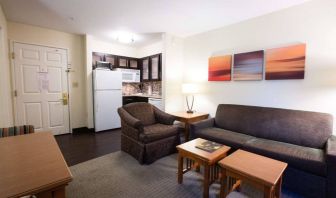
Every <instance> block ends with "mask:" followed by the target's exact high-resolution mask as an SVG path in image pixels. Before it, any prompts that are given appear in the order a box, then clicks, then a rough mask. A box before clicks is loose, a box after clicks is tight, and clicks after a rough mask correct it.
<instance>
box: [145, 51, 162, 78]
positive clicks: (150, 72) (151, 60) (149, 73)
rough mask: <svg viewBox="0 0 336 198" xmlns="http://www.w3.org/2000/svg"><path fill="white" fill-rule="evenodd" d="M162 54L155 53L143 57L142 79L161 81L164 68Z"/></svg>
mask: <svg viewBox="0 0 336 198" xmlns="http://www.w3.org/2000/svg"><path fill="white" fill-rule="evenodd" d="M161 62H162V60H161V54H155V55H152V56H148V57H145V58H142V59H141V80H142V81H159V80H161V70H162V63H161Z"/></svg>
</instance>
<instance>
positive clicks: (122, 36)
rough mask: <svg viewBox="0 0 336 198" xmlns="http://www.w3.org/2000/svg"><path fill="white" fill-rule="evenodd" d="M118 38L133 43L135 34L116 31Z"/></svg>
mask: <svg viewBox="0 0 336 198" xmlns="http://www.w3.org/2000/svg"><path fill="white" fill-rule="evenodd" d="M116 40H117V41H119V42H121V43H133V42H134V41H135V40H134V34H132V33H129V32H118V33H116Z"/></svg>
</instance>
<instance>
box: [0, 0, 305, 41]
mask: <svg viewBox="0 0 336 198" xmlns="http://www.w3.org/2000/svg"><path fill="white" fill-rule="evenodd" d="M306 1H307V0H0V3H1V5H2V7H3V10H4V12H5V15H6V17H7V19H8V20H9V21H14V22H20V23H26V24H30V25H36V26H41V27H46V28H52V29H56V30H60V31H65V32H70V33H77V34H90V35H93V36H95V37H98V38H100V39H103V40H107V41H111V42H115V37H114V35H115V32H116V31H129V32H132V33H135V34H136V35H135V42H134V43H132V44H131V45H134V46H141V45H145V44H149V43H152V42H155V41H158V40H160V39H161V33H163V32H168V33H172V34H174V35H177V36H181V37H186V36H190V35H193V34H197V33H201V32H205V31H209V30H212V29H216V28H220V27H223V26H226V25H230V24H233V23H237V22H240V21H243V20H247V19H250V18H253V17H257V16H261V15H264V14H267V13H271V12H274V11H278V10H281V9H284V8H288V7H291V6H294V5H298V4H301V3H303V2H306Z"/></svg>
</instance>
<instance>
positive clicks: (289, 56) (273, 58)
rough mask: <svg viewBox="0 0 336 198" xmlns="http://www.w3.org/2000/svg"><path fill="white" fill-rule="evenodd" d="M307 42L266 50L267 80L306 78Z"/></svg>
mask: <svg viewBox="0 0 336 198" xmlns="http://www.w3.org/2000/svg"><path fill="white" fill-rule="evenodd" d="M305 60H306V44H298V45H292V46H289V47H282V48H275V49H269V50H267V51H266V74H265V78H266V80H288V79H304V72H305Z"/></svg>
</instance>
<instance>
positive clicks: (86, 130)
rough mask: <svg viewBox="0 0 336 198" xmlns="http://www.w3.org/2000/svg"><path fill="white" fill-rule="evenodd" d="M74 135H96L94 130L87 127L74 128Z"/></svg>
mask: <svg viewBox="0 0 336 198" xmlns="http://www.w3.org/2000/svg"><path fill="white" fill-rule="evenodd" d="M72 133H73V134H80V133H94V129H93V128H90V129H89V128H87V127H80V128H74V129H72Z"/></svg>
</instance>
